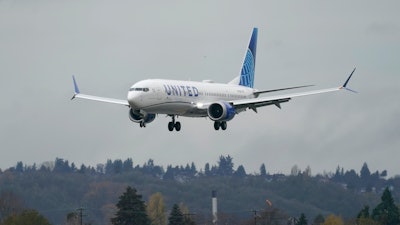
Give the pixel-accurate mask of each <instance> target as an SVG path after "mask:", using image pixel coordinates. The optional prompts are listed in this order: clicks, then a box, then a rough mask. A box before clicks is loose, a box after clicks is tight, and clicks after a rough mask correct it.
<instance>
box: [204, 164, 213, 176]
mask: <svg viewBox="0 0 400 225" xmlns="http://www.w3.org/2000/svg"><path fill="white" fill-rule="evenodd" d="M204 175H206V176H211V171H210V164H209V163H206V165H205V166H204Z"/></svg>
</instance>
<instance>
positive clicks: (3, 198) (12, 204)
mask: <svg viewBox="0 0 400 225" xmlns="http://www.w3.org/2000/svg"><path fill="white" fill-rule="evenodd" d="M22 209H23V206H22V203H21V201H20V199H19V198H18V197H17V196H16V195H15V194H14V193H13V192H12V191H3V192H1V194H0V224H1V221H3V220H4V219H5V218H7V217H9V216H10V215H12V214H17V213H19V212H21V211H22Z"/></svg>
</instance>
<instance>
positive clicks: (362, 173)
mask: <svg viewBox="0 0 400 225" xmlns="http://www.w3.org/2000/svg"><path fill="white" fill-rule="evenodd" d="M369 176H371V172H370V171H369V169H368V165H367V163H365V162H364V164H363V166H362V167H361V171H360V177H361V179H364V180H368V179H369Z"/></svg>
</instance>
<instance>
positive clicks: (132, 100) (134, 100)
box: [128, 91, 140, 109]
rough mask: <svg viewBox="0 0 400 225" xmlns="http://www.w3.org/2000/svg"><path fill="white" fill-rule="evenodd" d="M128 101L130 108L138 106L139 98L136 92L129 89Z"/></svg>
mask: <svg viewBox="0 0 400 225" xmlns="http://www.w3.org/2000/svg"><path fill="white" fill-rule="evenodd" d="M128 103H129V105H130V106H131V108H134V109H138V108H140V100H139V95H138V93H135V92H133V91H130V92H129V93H128Z"/></svg>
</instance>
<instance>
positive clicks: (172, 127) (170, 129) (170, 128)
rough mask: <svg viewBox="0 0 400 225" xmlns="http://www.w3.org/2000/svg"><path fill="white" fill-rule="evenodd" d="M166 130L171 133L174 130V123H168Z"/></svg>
mask: <svg viewBox="0 0 400 225" xmlns="http://www.w3.org/2000/svg"><path fill="white" fill-rule="evenodd" d="M168 130H169V131H173V130H174V123H172V122H169V123H168Z"/></svg>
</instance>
